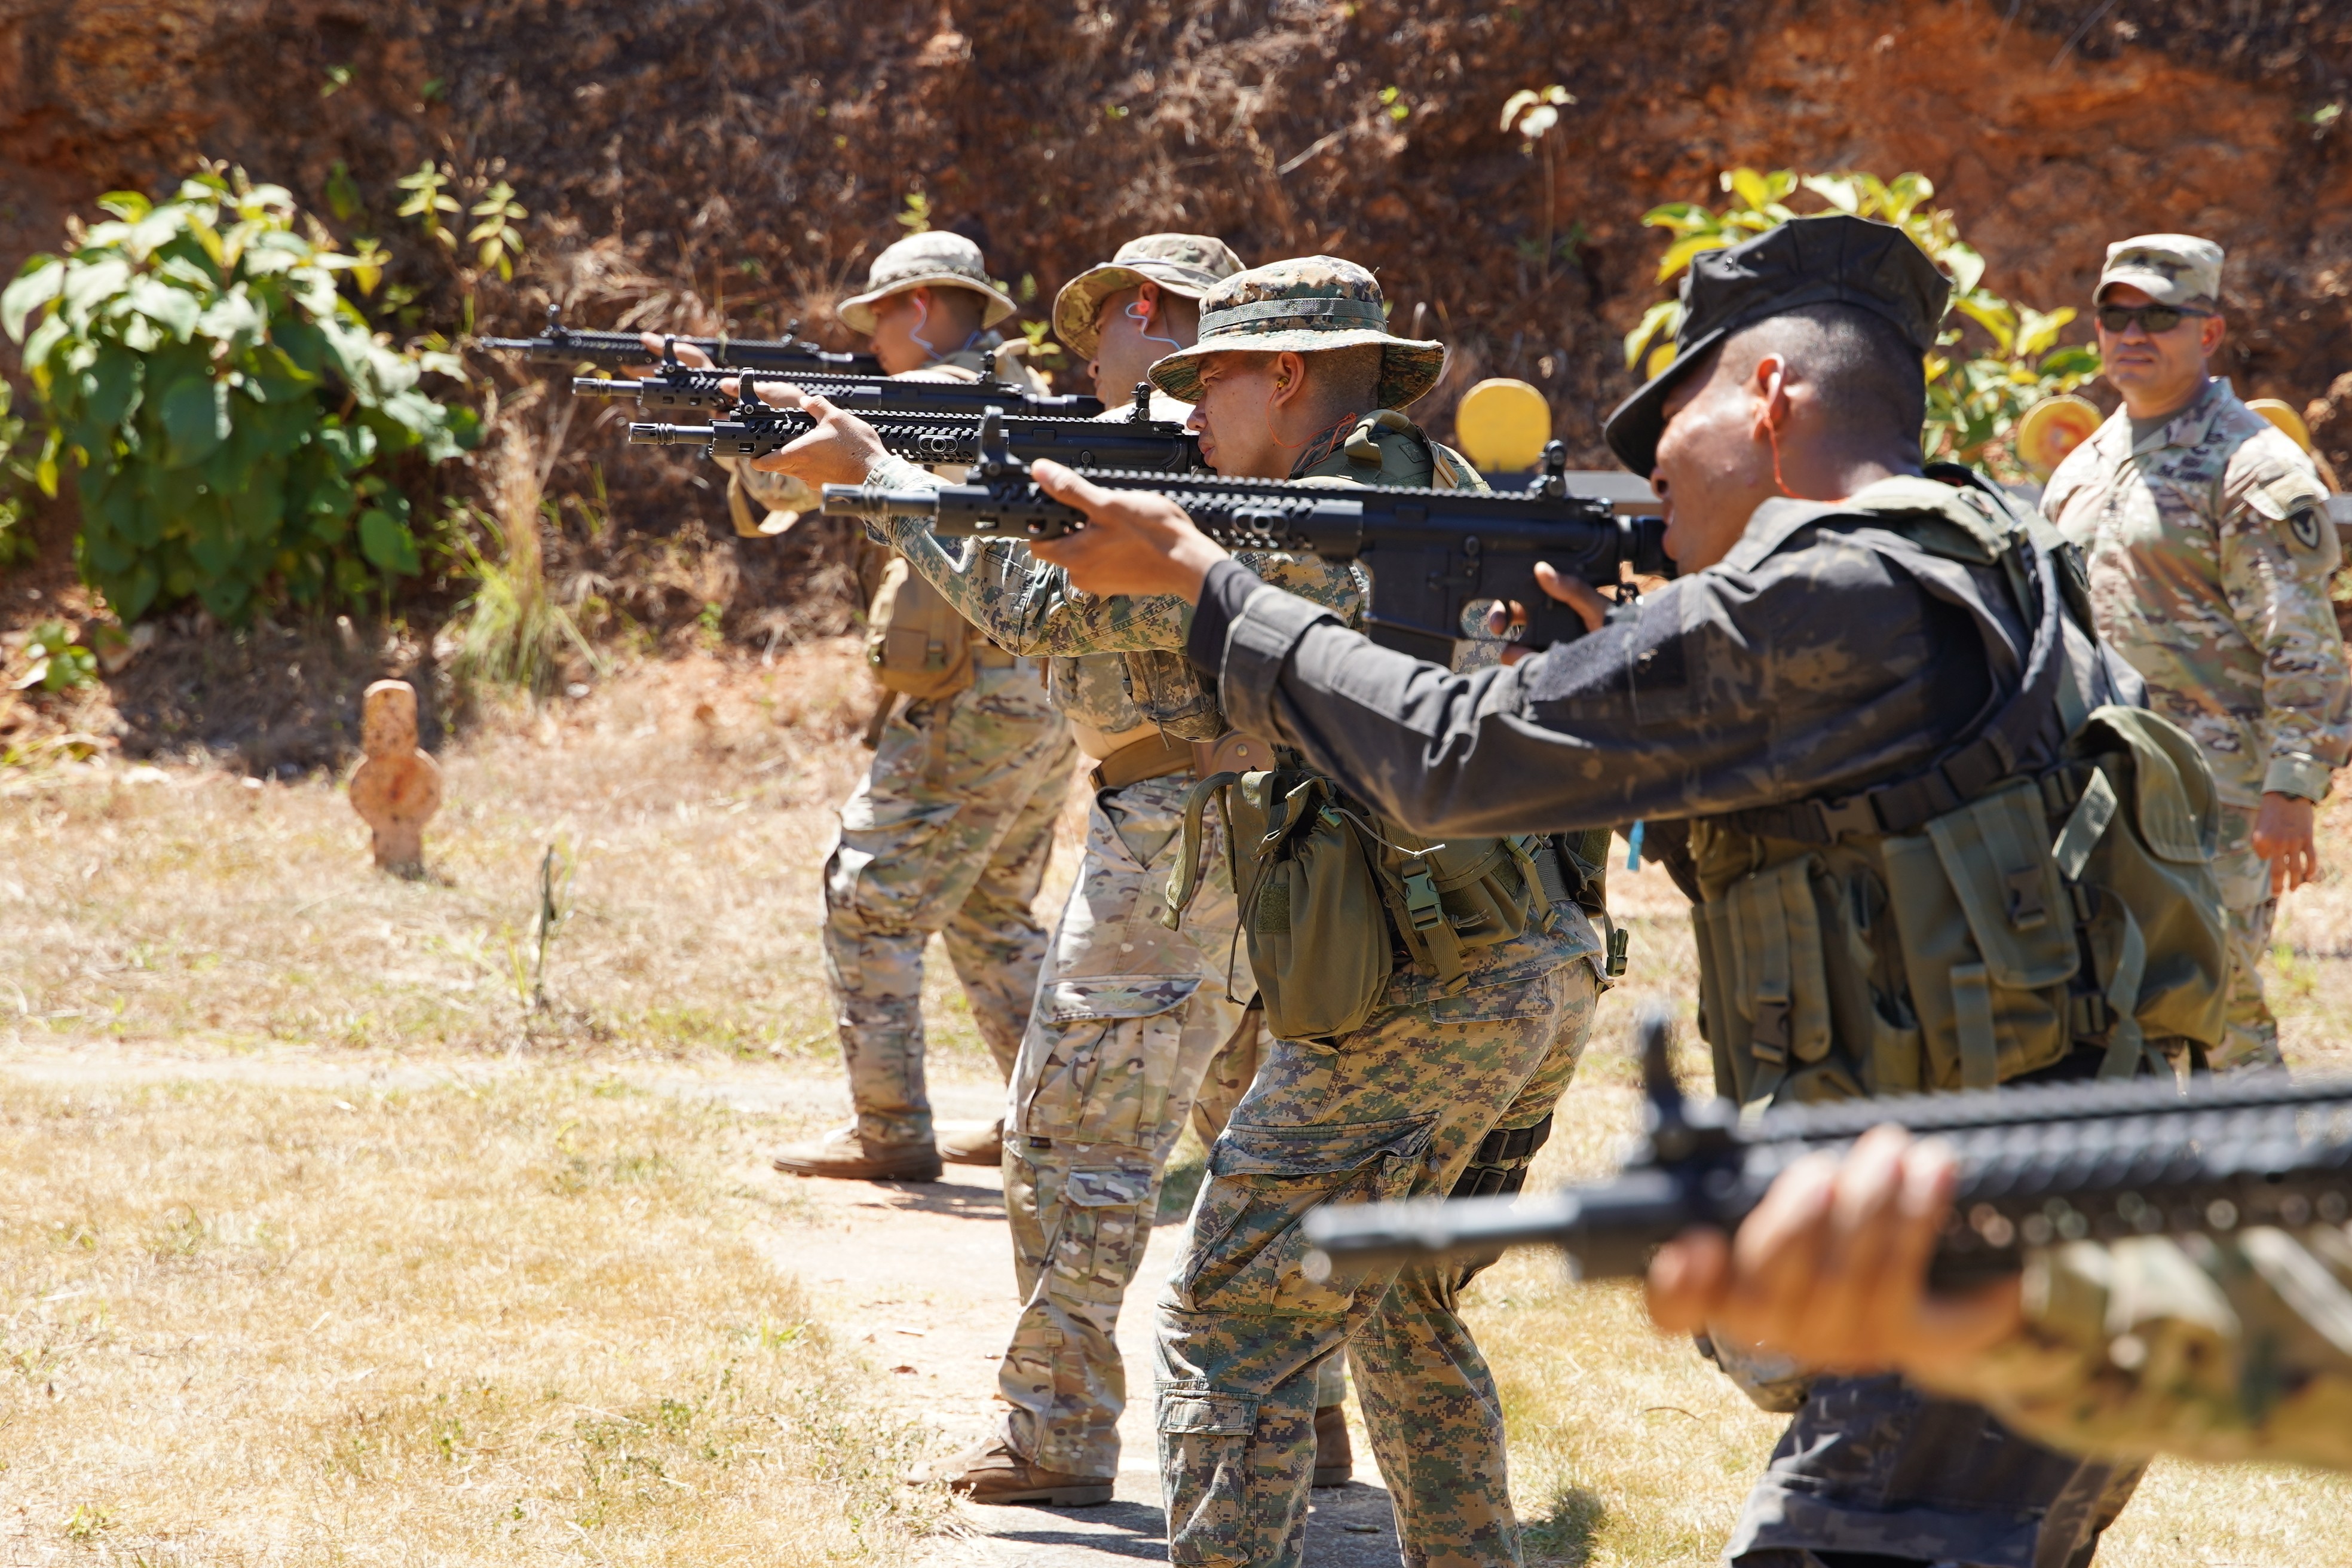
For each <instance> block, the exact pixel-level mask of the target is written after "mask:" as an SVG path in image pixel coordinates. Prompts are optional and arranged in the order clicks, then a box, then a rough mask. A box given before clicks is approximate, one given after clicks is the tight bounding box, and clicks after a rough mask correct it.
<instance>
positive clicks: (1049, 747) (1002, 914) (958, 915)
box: [824, 662, 1076, 1143]
mask: <svg viewBox="0 0 2352 1568" xmlns="http://www.w3.org/2000/svg"><path fill="white" fill-rule="evenodd" d="M1075 762H1076V745H1075V744H1074V743H1073V742H1072V741H1071V739H1070V728H1069V725H1068V724H1067V723H1066V721H1064V720H1063V718H1062V716H1061V715H1060V714H1059V713H1057V712H1055V710H1053V709H1052V708H1051V707H1049V706H1048V705H1047V703H1046V701H1045V687H1044V685H1043V684H1042V683H1041V682H1040V680H1039V679H1038V677H1037V675H1036V674H1035V672H1034V669H1033V668H1032V667H1031V666H1029V665H1028V664H1027V663H1025V662H1023V663H1017V664H1010V665H1002V666H993V667H983V668H981V669H980V670H978V671H977V672H976V678H975V679H974V681H973V683H972V684H971V686H969V687H967V688H966V689H963V690H962V691H960V692H958V693H956V694H955V695H954V696H952V697H945V698H939V699H935V700H929V701H921V702H913V703H909V704H908V705H907V706H906V708H905V710H903V711H902V712H900V713H899V714H898V716H897V717H896V718H894V719H892V720H891V721H890V723H889V725H888V727H887V729H886V730H885V731H883V734H882V739H881V743H880V744H879V745H878V746H877V748H876V749H875V752H874V762H873V763H872V765H871V766H870V767H868V768H867V769H866V777H865V778H864V779H863V780H861V781H860V782H859V784H858V785H857V788H856V792H855V793H854V794H852V795H850V797H849V799H848V801H847V802H846V803H845V805H843V806H842V808H841V835H840V838H839V840H838V842H837V843H836V844H835V847H834V850H833V853H832V856H831V857H830V858H828V859H827V860H826V861H825V864H824V960H825V976H826V978H827V979H828V980H829V981H830V982H831V983H832V987H833V997H834V1008H835V1024H836V1025H837V1026H838V1027H839V1030H840V1034H841V1054H842V1058H843V1060H844V1061H845V1064H846V1065H847V1067H848V1069H849V1099H850V1104H851V1106H852V1108H853V1109H854V1110H855V1111H856V1116H857V1131H858V1132H859V1134H860V1135H861V1136H863V1137H864V1138H866V1140H867V1141H868V1142H876V1143H924V1142H929V1141H930V1138H931V1105H930V1097H929V1093H928V1091H927V1090H926V1089H925V1088H924V1083H923V1007H922V993H923V943H924V942H925V941H926V940H927V939H928V938H929V936H930V934H931V933H932V932H933V931H939V932H940V933H942V934H943V935H944V936H945V938H946V941H947V949H948V958H949V960H950V962H951V963H953V964H954V965H955V972H956V976H957V978H958V979H960V980H961V981H962V982H963V991H964V995H965V997H966V998H968V999H969V1000H970V1002H971V1016H972V1022H973V1023H974V1025H975V1026H977V1027H978V1028H979V1030H980V1035H981V1038H982V1039H983V1040H985V1041H987V1042H988V1048H989V1050H990V1052H991V1053H992V1054H993V1055H994V1056H995V1058H996V1060H997V1065H998V1067H999V1068H1002V1069H1003V1070H1004V1071H1006V1072H1008V1073H1009V1072H1010V1071H1011V1070H1012V1067H1013V1055H1014V1053H1015V1051H1016V1050H1017V1049H1018V1048H1019V1046H1020V1041H1021V1029H1022V1025H1023V1023H1024V1021H1025V1020H1026V1019H1027V1017H1028V1016H1029V1003H1030V998H1031V994H1032V993H1033V992H1034V990H1035V989H1036V981H1037V966H1038V963H1039V962H1040V961H1041V960H1042V959H1043V958H1044V956H1045V932H1044V931H1043V930H1041V929H1040V928H1039V926H1038V924H1037V921H1036V918H1035V916H1034V915H1033V914H1032V913H1031V912H1030V908H1029V906H1030V903H1031V901H1032V900H1034V899H1035V898H1036V896H1037V887H1038V884H1039V882H1040V881H1041V880H1042V879H1044V877H1045V858H1046V855H1047V852H1048V851H1049V850H1050V849H1051V848H1052V847H1053V833H1054V819H1055V817H1056V816H1060V815H1061V810H1062V803H1063V801H1064V800H1065V799H1066V797H1067V795H1068V792H1069V786H1070V772H1071V768H1072V766H1073V764H1074V763H1075Z"/></svg>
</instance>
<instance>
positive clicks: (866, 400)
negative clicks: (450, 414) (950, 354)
mask: <svg viewBox="0 0 2352 1568" xmlns="http://www.w3.org/2000/svg"><path fill="white" fill-rule="evenodd" d="M645 357H646V356H645V354H644V353H639V354H638V355H637V358H638V359H639V360H640V361H642V360H644V358H645ZM730 381H731V382H734V383H736V389H735V391H734V392H733V393H731V394H730V393H729V392H728V391H726V390H725V385H726V384H727V383H728V382H730ZM763 381H779V382H790V383H791V384H793V385H794V386H797V387H799V388H800V389H801V390H802V391H803V392H814V393H821V394H823V395H824V397H825V398H826V399H827V400H828V401H830V402H832V403H834V404H835V405H838V406H839V407H842V408H845V409H847V410H848V411H849V412H851V413H853V414H855V415H856V416H858V417H860V418H865V417H866V416H868V414H869V413H870V412H871V411H873V410H876V409H885V408H887V409H898V410H901V411H903V412H906V413H910V414H961V415H962V416H965V417H966V418H967V419H977V418H979V417H980V416H982V414H984V413H986V412H987V411H988V410H989V409H991V408H1002V409H1005V410H1008V411H1009V412H1012V413H1014V414H1041V415H1054V416H1058V417H1061V418H1066V419H1090V418H1092V417H1094V416H1096V415H1097V414H1100V413H1101V412H1102V411H1103V405H1102V400H1101V399H1099V398H1096V397H1088V396H1086V395H1081V394H1077V393H1045V392H1032V391H1030V390H1029V389H1028V388H1027V387H1025V386H1014V385H1013V384H1011V383H1010V382H1003V381H992V380H981V381H947V380H940V381H931V380H927V379H924V378H922V377H919V376H891V375H878V374H877V375H847V374H835V373H833V372H829V371H828V372H810V373H808V374H793V373H791V372H782V371H751V372H747V371H737V370H723V369H722V370H697V369H694V368H693V367H691V366H688V365H683V364H680V363H677V360H676V359H674V358H666V359H664V360H663V361H662V363H660V364H659V365H657V366H656V367H655V373H654V374H651V375H643V376H639V377H637V378H636V379H635V380H634V381H625V380H621V379H619V378H617V377H607V376H601V375H583V376H575V377H573V378H572V396H574V397H634V398H635V399H636V400H637V406H638V407H640V408H646V409H657V408H745V409H750V410H752V411H754V412H756V411H758V410H760V409H761V408H764V407H765V406H766V405H764V404H761V403H760V402H759V401H758V397H757V395H756V394H755V393H754V392H753V390H752V389H753V388H754V387H755V386H757V385H758V384H760V383H761V382H763Z"/></svg>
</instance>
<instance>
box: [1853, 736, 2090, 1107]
mask: <svg viewBox="0 0 2352 1568" xmlns="http://www.w3.org/2000/svg"><path fill="white" fill-rule="evenodd" d="M1881 848H1882V853H1883V855H1884V857H1885V866H1886V892H1887V902H1888V904H1889V906H1890V907H1891V909H1892V910H1893V912H1894V916H1895V931H1896V935H1897V940H1898V941H1899V942H1900V943H1901V945H1902V950H1903V968H1904V973H1906V975H1907V976H1908V977H1909V980H1910V989H1911V997H1912V1001H1913V1005H1914V1006H1915V1007H1916V1010H1917V1013H1918V1019H1919V1032H1920V1045H1921V1048H1922V1049H1923V1050H1924V1051H1925V1053H1926V1057H1927V1059H1926V1061H1925V1063H1924V1064H1923V1066H1924V1068H1925V1073H1924V1076H1925V1079H1926V1087H1927V1088H1930V1089H1990V1088H1992V1087H1993V1086H1995V1085H1996V1084H1999V1083H2000V1082H2002V1081H2004V1080H2005V1079H2012V1078H2015V1077H2017V1076H2018V1075H2019V1074H2021V1073H2028V1072H2032V1071H2033V1070H2034V1069H2036V1068H2043V1067H2047V1066H2049V1065H2050V1064H2051V1063H2052V1062H2054V1061H2056V1060H2057V1059H2058V1058H2060V1057H2063V1056H2064V1055H2065V1054H2066V1053H2067V1052H2068V1051H2069V1050H2071V1049H2073V1041H2072V1038H2071V1032H2070V1030H2069V1028H2068V1014H2067V1004H2066V983H2067V982H2068V981H2070V980H2072V979H2073V978H2074V973H2075V971H2076V969H2077V968H2078V967H2079V966H2080V963H2081V956H2080V952H2079V949H2078V948H2077V946H2076V943H2075V940H2074V931H2075V922H2076V917H2077V906H2076V905H2075V903H2074V900H2073V895H2072V894H2071V893H2070V892H2069V891H2068V889H2066V887H2065V885H2064V884H2063V881H2062V880H2061V879H2060V877H2059V875H2058V864H2057V860H2056V858H2055V857H2054V856H2053V853H2052V846H2051V835H2050V827H2049V825H2048V822H2047V820H2046V818H2045V815H2044V811H2043V803H2042V792H2041V791H2040V790H2039V789H2038V788H2036V787H2035V785H2034V784H2032V783H2031V782H2030V781H2026V780H2020V781H2018V782H2017V783H2015V784H2009V785H2007V786H2005V787H2003V788H2001V789H1998V790H1995V791H1993V792H1992V793H1991V794H1990V795H1983V796H1980V797H1979V798H1978V799H1976V800H1973V801H1970V802H1969V804H1968V805H1963V806H1960V807H1958V808H1957V809H1956V810H1952V811H1948V812H1946V813H1944V814H1943V815H1942V816H1937V817H1936V818H1934V819H1932V820H1930V821H1929V822H1928V823H1927V825H1926V829H1925V831H1923V832H1920V833H1913V834H1904V835H1900V836H1898V837H1891V838H1888V839H1887V840H1885V843H1884V845H1882V847H1881Z"/></svg>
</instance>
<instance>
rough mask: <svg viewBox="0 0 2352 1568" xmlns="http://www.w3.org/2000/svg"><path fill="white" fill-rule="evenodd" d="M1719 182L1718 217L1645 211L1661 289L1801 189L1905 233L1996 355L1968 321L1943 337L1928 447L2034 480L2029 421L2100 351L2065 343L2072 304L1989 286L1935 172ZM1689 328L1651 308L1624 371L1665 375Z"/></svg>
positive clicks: (1930, 397) (1667, 307)
mask: <svg viewBox="0 0 2352 1568" xmlns="http://www.w3.org/2000/svg"><path fill="white" fill-rule="evenodd" d="M1720 180H1721V184H1722V186H1723V189H1724V191H1725V193H1726V194H1727V195H1730V196H1731V197H1732V198H1733V199H1732V201H1731V202H1730V203H1729V204H1727V205H1726V206H1725V207H1724V208H1723V209H1722V210H1721V211H1719V212H1717V211H1711V210H1709V209H1708V208H1706V207H1704V206H1701V205H1697V204H1696V203H1694V202H1670V203H1668V204H1667V205H1664V206H1658V207H1653V208H1651V209H1650V210H1649V211H1648V212H1647V213H1645V214H1643V216H1642V221H1643V223H1645V224H1648V225H1650V226H1653V227H1655V228H1663V229H1664V230H1665V231H1666V232H1667V233H1668V234H1669V235H1670V236H1672V237H1673V243H1672V244H1671V245H1669V246H1668V247H1666V253H1665V255H1664V256H1663V257H1661V258H1659V260H1658V281H1659V282H1661V283H1665V282H1670V281H1672V280H1673V279H1675V278H1676V277H1678V276H1680V275H1681V273H1682V271H1683V269H1684V268H1686V267H1688V266H1689V265H1690V263H1691V258H1693V257H1695V256H1697V255H1700V254H1701V253H1702V252H1705V251H1708V250H1713V249H1716V248H1718V247H1723V246H1728V245H1738V244H1739V243H1740V242H1741V241H1742V240H1745V239H1749V238H1752V237H1755V236H1757V235H1759V234H1762V233H1763V232H1764V231H1765V230H1767V229H1769V228H1773V227H1776V226H1779V225H1780V224H1783V223H1786V222H1788V221H1789V220H1790V218H1792V217H1796V216H1799V215H1798V213H1797V212H1796V210H1795V209H1794V208H1792V207H1790V205H1789V202H1790V199H1791V198H1792V197H1794V196H1795V195H1796V194H1797V193H1798V192H1799V191H1807V192H1811V194H1812V195H1816V196H1818V197H1820V198H1821V199H1822V203H1823V204H1825V205H1827V206H1829V207H1831V208H1834V209H1835V210H1837V211H1839V212H1846V213H1852V214H1853V215H1854V216H1857V217H1867V218H1876V219H1878V220H1880V221H1881V222H1885V223H1891V224H1895V225H1896V226H1899V227H1901V228H1902V229H1903V231H1904V232H1905V233H1906V234H1908V235H1909V236H1910V237H1912V238H1913V239H1914V240H1916V241H1917V242H1918V246H1919V248H1920V249H1922V250H1924V251H1926V252H1927V254H1928V256H1929V257H1931V258H1933V259H1934V260H1935V261H1936V263H1937V265H1938V266H1939V267H1941V268H1943V269H1944V271H1945V273H1946V274H1947V275H1948V276H1949V277H1950V279H1951V280H1952V309H1953V310H1954V311H1955V312H1956V313H1957V314H1958V316H1959V317H1961V318H1964V319H1965V320H1966V321H1972V322H1974V323H1975V324H1976V325H1977V326H1978V327H1979V328H1981V329H1982V331H1983V332H1984V335H1985V337H1986V339H1988V340H1989V341H1990V347H1989V348H1988V347H1987V346H1985V345H1981V344H1979V345H1977V346H1976V347H1975V349H1974V352H1969V345H1967V344H1966V343H1965V342H1964V341H1963V339H1964V335H1965V334H1964V328H1963V327H1962V325H1961V324H1960V322H1959V321H1954V322H1953V323H1952V324H1951V325H1949V326H1948V327H1947V328H1946V329H1945V330H1944V331H1942V332H1941V333H1940V334H1939V335H1938V336H1937V340H1936V341H1937V353H1931V354H1929V355H1928V356H1927V363H1926V365H1925V367H1924V368H1925V370H1926V374H1927V428H1926V430H1925V431H1924V432H1923V433H1922V437H1921V446H1922V447H1923V448H1924V449H1925V451H1926V453H1927V456H1928V457H1930V458H1944V459H1948V460H1949V461H1952V462H1958V463H1970V464H1974V465H1975V466H1977V467H1978V468H1983V469H1985V470H1987V471H1988V472H1990V473H1991V474H1992V475H1993V476H1994V477H1995V478H1997V479H2020V478H2023V477H2025V472H2026V471H2025V468H2024V467H2023V465H2021V464H2020V463H2019V462H2018V461H2017V460H2016V458H2014V457H2012V456H2011V452H2010V449H2009V436H2010V432H2011V430H2012V429H2014V428H2015V427H2016V424H2017V420H2018V417H2019V416H2021V415H2022V414H2023V413H2024V412H2025V411H2026V410H2027V409H2028V408H2031V407H2032V406H2033V405H2035V404H2037V403H2039V402H2041V401H2042V399H2043V398H2045V397H2050V396H2053V395H2056V394H2058V393H2062V392H2072V391H2074V389H2075V388H2076V387H2078V386H2080V385H2082V384H2084V382H2086V381H2089V380H2091V379H2092V378H2093V377H2095V376H2096V375H2097V374H2099V351H2098V349H2097V347H2096V346H2095V345H2094V344H2088V343H2061V342H2059V341H2058V336H2059V334H2060V333H2061V332H2062V331H2064V330H2065V328H2066V325H2067V323H2068V322H2070V321H2073V320H2074V308H2073V307H2072V306H2063V307H2061V308H2060V309H2058V310H2050V311H2042V310H2034V309H2033V308H2032V306H2029V305H2021V304H2011V302H2010V301H2009V300H2004V299H2002V298H2001V297H2000V295H1998V294H1995V293H1994V292H1992V290H1990V289H1987V288H1985V287H1984V286H1983V281H1984V273H1985V260H1984V258H1983V257H1981V256H1979V255H1978V254H1977V252H1976V251H1975V250H1974V249H1972V248H1971V247H1969V246H1968V245H1967V244H1966V243H1964V242H1963V241H1962V240H1961V238H1960V234H1959V224H1958V220H1957V219H1956V218H1954V217H1953V216H1952V214H1951V213H1950V212H1949V211H1948V209H1945V208H1942V207H1936V206H1930V205H1928V203H1929V200H1930V199H1931V198H1932V197H1933V196H1934V195H1935V194H1936V187H1935V185H1934V184H1933V183H1932V182H1930V181H1929V180H1928V178H1927V175H1925V174H1897V175H1896V176H1895V178H1894V179H1892V180H1882V179H1880V178H1879V177H1878V176H1877V175H1875V174H1862V173H1854V172H1849V173H1843V174H1797V173H1796V172H1795V171H1793V170H1790V169H1775V170H1773V171H1771V172H1770V173H1769V174H1766V173H1762V172H1759V171H1758V170H1755V169H1728V170H1726V171H1725V172H1724V173H1723V174H1722V175H1721V176H1720ZM1681 320H1682V306H1681V304H1680V302H1679V301H1677V300H1660V301H1659V302H1658V303H1657V304H1655V305H1653V306H1651V307H1650V309H1649V310H1648V312H1647V313H1645V314H1644V315H1643V317H1642V320H1641V322H1640V324H1639V325H1637V326H1636V327H1635V328H1634V329H1633V331H1632V332H1630V333H1628V334H1627V335H1626V339H1625V363H1627V364H1629V365H1643V363H1644V360H1645V359H1646V360H1647V362H1648V363H1647V364H1646V365H1645V366H1644V369H1645V373H1646V374H1655V373H1656V372H1657V370H1658V369H1660V368H1662V367H1663V366H1664V363H1665V362H1666V361H1667V360H1669V359H1671V358H1672V357H1673V353H1674V348H1673V343H1672V341H1671V340H1672V338H1673V335H1674V332H1675V328H1676V327H1677V326H1678V325H1679V324H1680V323H1681Z"/></svg>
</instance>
